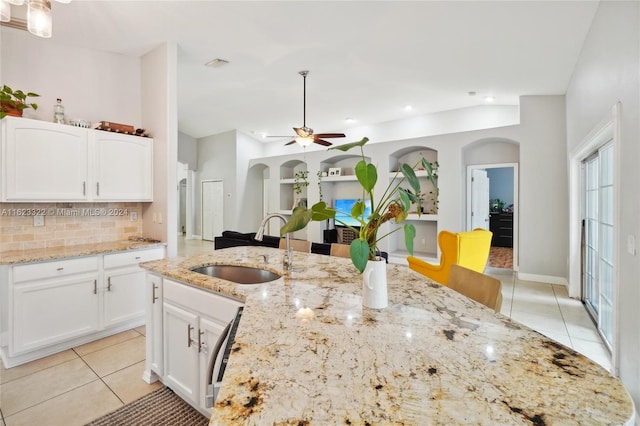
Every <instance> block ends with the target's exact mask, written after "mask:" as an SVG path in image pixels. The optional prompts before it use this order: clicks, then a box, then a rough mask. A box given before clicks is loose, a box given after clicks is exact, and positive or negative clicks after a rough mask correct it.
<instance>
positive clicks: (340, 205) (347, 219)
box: [333, 198, 371, 227]
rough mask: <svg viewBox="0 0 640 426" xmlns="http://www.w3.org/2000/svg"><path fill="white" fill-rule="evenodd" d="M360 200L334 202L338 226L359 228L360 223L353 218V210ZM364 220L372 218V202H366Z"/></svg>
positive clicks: (344, 199) (350, 199)
mask: <svg viewBox="0 0 640 426" xmlns="http://www.w3.org/2000/svg"><path fill="white" fill-rule="evenodd" d="M357 201H358V200H357V199H355V198H348V199H347V198H342V199H337V200H334V202H333V208H334V209H336V219H335V221H336V226H345V225H347V226H353V227H359V226H360V222H358V221H357V220H356V219H354V218H352V217H351V209H352V208H353V205H354V204H355V203H356V202H357ZM365 206H366V207H365V209H364V218H365V220H366V219H367V218H368V217H369V216H371V201H370V200H366V201H365Z"/></svg>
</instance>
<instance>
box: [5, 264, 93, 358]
mask: <svg viewBox="0 0 640 426" xmlns="http://www.w3.org/2000/svg"><path fill="white" fill-rule="evenodd" d="M97 285H98V277H97V276H87V275H84V276H82V277H68V278H65V279H60V280H55V281H52V280H48V281H44V282H43V281H35V282H31V283H28V284H27V283H25V284H16V285H15V286H14V288H13V300H14V311H13V316H12V319H11V321H12V323H13V324H12V329H13V335H12V345H11V348H10V354H11V356H14V355H17V354H20V353H23V352H28V351H30V350H34V349H38V348H42V347H45V346H48V345H52V344H56V343H59V342H62V341H64V340H68V339H71V338H74V337H78V336H82V335H85V334H88V333H91V332H93V331H96V330H98V327H99V312H100V310H99V301H98V300H99V298H98V294H97Z"/></svg>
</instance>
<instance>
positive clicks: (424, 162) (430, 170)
mask: <svg viewBox="0 0 640 426" xmlns="http://www.w3.org/2000/svg"><path fill="white" fill-rule="evenodd" d="M422 167H424V169H425V170H426V171H427V175H428V177H429V182H431V184H432V185H433V187H434V188H437V187H438V182H437V181H436V178H435V176H434V175H433V167H431V163H430V162H429V161H427V159H426V158H424V157H422Z"/></svg>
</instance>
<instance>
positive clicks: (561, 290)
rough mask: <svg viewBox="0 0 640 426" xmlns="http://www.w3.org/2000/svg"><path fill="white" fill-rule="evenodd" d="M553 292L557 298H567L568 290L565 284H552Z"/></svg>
mask: <svg viewBox="0 0 640 426" xmlns="http://www.w3.org/2000/svg"><path fill="white" fill-rule="evenodd" d="M553 292H554V293H555V294H556V297H558V298H561V297H562V298H566V299H568V298H569V290H568V289H567V286H566V285H559V284H553Z"/></svg>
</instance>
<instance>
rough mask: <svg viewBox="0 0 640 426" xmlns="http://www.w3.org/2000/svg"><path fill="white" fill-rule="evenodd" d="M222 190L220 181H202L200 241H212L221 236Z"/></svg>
mask: <svg viewBox="0 0 640 426" xmlns="http://www.w3.org/2000/svg"><path fill="white" fill-rule="evenodd" d="M223 211H224V190H223V182H222V181H221V180H203V181H202V239H203V240H207V241H213V240H214V238H215V237H219V236H221V235H222V231H223V230H224V229H223V227H224V222H223V216H222V212H223Z"/></svg>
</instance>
